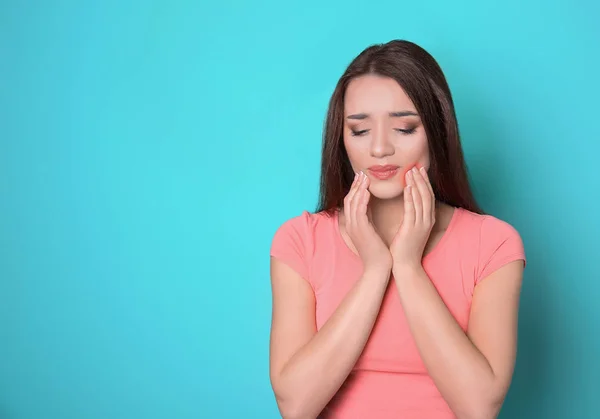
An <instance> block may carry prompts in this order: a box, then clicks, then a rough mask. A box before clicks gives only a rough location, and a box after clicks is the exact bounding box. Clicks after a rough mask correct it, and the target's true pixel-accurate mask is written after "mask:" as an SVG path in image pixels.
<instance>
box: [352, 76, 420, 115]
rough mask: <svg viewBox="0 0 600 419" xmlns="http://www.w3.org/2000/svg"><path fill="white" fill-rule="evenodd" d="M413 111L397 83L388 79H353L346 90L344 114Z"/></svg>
mask: <svg viewBox="0 0 600 419" xmlns="http://www.w3.org/2000/svg"><path fill="white" fill-rule="evenodd" d="M404 110H412V111H416V110H415V106H414V105H413V103H412V101H411V100H410V99H409V97H408V96H407V95H406V93H405V92H404V90H403V89H402V87H401V86H400V85H399V84H398V82H397V81H396V80H394V79H392V78H390V77H382V76H377V75H372V74H369V75H365V76H361V77H357V78H355V79H353V80H352V81H351V82H350V83H349V84H348V87H347V89H346V95H345V97H344V114H345V115H349V114H353V113H359V112H364V113H369V114H386V115H387V114H388V112H396V111H404Z"/></svg>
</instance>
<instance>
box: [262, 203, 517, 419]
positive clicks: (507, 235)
mask: <svg viewBox="0 0 600 419" xmlns="http://www.w3.org/2000/svg"><path fill="white" fill-rule="evenodd" d="M270 254H271V255H272V256H273V257H275V258H278V259H280V260H282V261H283V262H285V263H286V264H288V265H289V266H290V267H291V268H293V269H294V270H295V271H296V272H298V274H300V275H301V276H302V277H303V278H304V279H305V280H306V281H307V282H308V283H309V284H310V286H311V287H312V290H313V292H314V294H315V299H316V322H317V328H318V329H320V328H321V327H322V326H323V324H324V323H325V322H326V321H327V319H328V318H329V317H330V316H331V315H332V314H333V312H334V311H335V309H336V308H337V306H338V305H339V304H340V302H341V301H342V299H343V298H344V296H345V295H346V293H347V292H348V291H349V290H350V289H351V288H352V286H353V284H354V283H355V282H356V281H357V280H358V279H359V278H360V276H361V274H362V261H361V259H360V257H359V256H358V255H356V254H355V253H354V252H353V251H352V250H351V249H350V248H349V247H348V246H347V244H346V242H345V241H344V239H343V238H342V236H341V234H340V230H339V224H338V213H337V212H336V213H335V215H334V216H331V217H330V216H328V215H326V214H325V213H324V212H323V213H309V212H308V211H304V212H302V214H301V215H298V216H295V217H293V218H291V219H288V220H287V221H286V222H284V223H283V224H282V225H281V226H279V228H278V229H277V231H276V233H275V235H274V237H273V241H272V244H271V253H270ZM517 259H522V260H523V261H524V262H525V252H524V248H523V242H522V240H521V237H520V235H519V233H518V232H517V231H516V230H515V229H514V228H513V227H512V226H511V225H510V224H508V223H506V222H505V221H502V220H500V219H498V218H495V217H493V216H491V215H480V214H476V213H474V212H471V211H468V210H466V209H462V208H457V209H456V210H455V211H454V213H453V215H452V219H451V221H450V223H449V225H448V228H447V230H446V232H445V233H444V235H443V236H442V238H441V240H440V241H439V242H438V244H436V246H435V247H434V248H433V249H432V251H431V252H429V253H428V254H426V255H425V257H424V259H423V262H422V263H423V267H424V269H425V272H427V274H428V276H429V277H430V278H431V281H432V282H433V284H434V285H435V287H436V288H437V291H438V293H439V294H440V296H441V297H442V299H443V300H444V302H445V304H446V305H447V307H448V308H449V310H450V312H451V313H452V315H453V316H454V317H455V318H456V320H457V322H458V323H459V324H460V326H461V327H462V329H463V330H464V331H465V332H466V330H467V324H468V320H469V311H470V308H471V300H472V296H473V290H474V289H475V287H476V286H477V284H478V283H479V282H480V281H481V280H483V279H484V278H485V277H486V276H488V275H489V274H491V273H492V272H494V271H495V270H496V269H498V268H500V267H501V266H502V265H504V264H506V263H508V262H511V261H514V260H517ZM319 417H320V418H342V419H353V418H361V419H362V418H369V419H387V418H390V419H391V418H404V419H410V418H428V419H442V418H444V419H445V418H455V415H454V414H453V413H452V411H451V410H450V408H449V407H448V404H447V403H446V402H445V400H444V399H443V398H442V396H441V394H440V392H439V391H438V389H437V387H436V386H435V384H434V382H433V380H432V379H431V378H430V376H429V375H428V374H427V370H426V369H425V365H424V364H423V361H422V360H421V357H420V356H419V352H418V350H417V347H416V345H415V342H414V341H413V338H412V336H411V333H410V330H409V326H408V324H407V321H406V318H405V316H404V312H403V310H402V306H401V304H400V299H399V296H398V293H397V291H396V289H395V284H394V282H393V281H390V286H389V288H388V290H387V292H386V294H385V297H384V300H383V303H382V306H381V310H380V312H379V316H378V318H377V321H376V323H375V326H374V328H373V330H372V332H371V335H370V337H369V340H368V342H367V344H366V346H365V349H364V351H363V352H362V355H361V356H360V358H359V360H358V362H357V363H356V365H355V366H354V368H353V370H352V372H351V373H350V375H349V376H348V378H347V380H346V382H345V383H344V385H343V386H342V387H341V388H340V390H339V391H338V392H337V393H336V395H335V396H334V398H333V399H332V400H331V402H330V403H329V404H328V406H327V407H326V408H325V409H324V410H323V412H322V414H321V415H320V416H319Z"/></svg>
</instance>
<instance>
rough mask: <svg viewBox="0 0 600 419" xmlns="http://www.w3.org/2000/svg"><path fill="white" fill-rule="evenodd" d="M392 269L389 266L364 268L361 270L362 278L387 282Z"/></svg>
mask: <svg viewBox="0 0 600 419" xmlns="http://www.w3.org/2000/svg"><path fill="white" fill-rule="evenodd" d="M391 270H392V267H391V265H385V264H381V265H375V266H365V268H364V270H363V274H362V276H363V277H369V278H380V279H382V280H384V279H385V280H388V279H389V277H390V273H391Z"/></svg>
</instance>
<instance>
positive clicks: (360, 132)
mask: <svg viewBox="0 0 600 419" xmlns="http://www.w3.org/2000/svg"><path fill="white" fill-rule="evenodd" d="M351 131H352V136H353V137H360V136H361V135H364V134H366V133H367V131H369V130H368V129H363V130H360V131H354V130H351Z"/></svg>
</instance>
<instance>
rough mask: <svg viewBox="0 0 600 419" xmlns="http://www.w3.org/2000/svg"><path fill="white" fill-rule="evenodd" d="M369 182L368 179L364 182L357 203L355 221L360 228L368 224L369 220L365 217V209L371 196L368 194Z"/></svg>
mask: <svg viewBox="0 0 600 419" xmlns="http://www.w3.org/2000/svg"><path fill="white" fill-rule="evenodd" d="M369 182H370V179H369V177H368V176H367V178H366V179H365V180H364V183H363V187H362V190H361V197H360V200H359V203H358V208H357V213H356V220H357V222H358V223H359V224H360V225H361V226H363V227H364V226H365V225H367V224H368V222H369V218H368V216H367V208H368V205H369V199H370V198H371V194H370V193H369Z"/></svg>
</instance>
